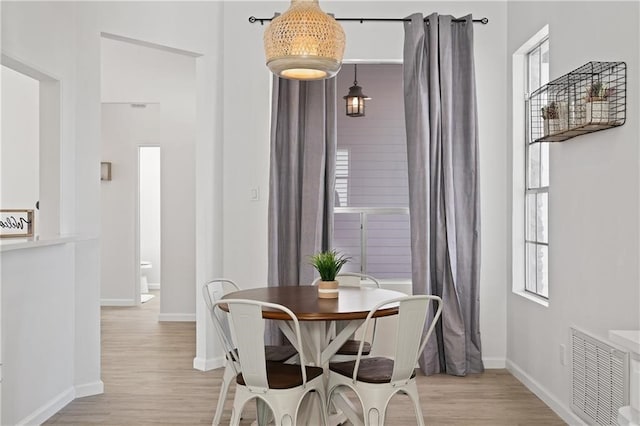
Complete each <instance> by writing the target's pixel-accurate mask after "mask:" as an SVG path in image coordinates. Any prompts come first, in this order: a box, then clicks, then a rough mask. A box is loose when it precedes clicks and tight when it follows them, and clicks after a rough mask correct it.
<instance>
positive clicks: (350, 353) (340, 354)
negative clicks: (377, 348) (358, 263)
mask: <svg viewBox="0 0 640 426" xmlns="http://www.w3.org/2000/svg"><path fill="white" fill-rule="evenodd" d="M336 279H337V280H338V281H339V282H340V285H341V286H345V287H374V288H380V282H378V280H377V279H376V278H375V277H373V276H371V275H366V274H360V273H357V272H342V273H340V274H338V275H337V276H336ZM319 281H320V278H316V279H315V280H314V281H313V283H312V284H311V285H316V284H318V282H319ZM376 323H377V321H376V319H375V318H374V320H373V329H372V332H371V335H370V336H366V335H365V336H363V338H364V339H367V338H368V337H370V339H369V340H370V342H368V341H366V340H365V342H364V347H363V349H362V354H363V355H365V356H366V355H369V354H370V353H371V348H372V347H373V343H374V339H375V337H376ZM337 327H338V329H341V327H342V324H338V325H337ZM333 334H334V336H335V330H333ZM359 348H360V340H358V339H355V334H354V335H353V336H351V339H349V340H347V341H346V342H344V344H343V345H342V346H341V347H340V349H338V351H337V352H336V354H335V356H334V357H333V359H334V360H343V361H344V360H348V359H352V358H354V357H355V356H356V355H357V354H358V349H359Z"/></svg>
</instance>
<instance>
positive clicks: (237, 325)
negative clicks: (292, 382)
mask: <svg viewBox="0 0 640 426" xmlns="http://www.w3.org/2000/svg"><path fill="white" fill-rule="evenodd" d="M221 305H223V309H224V310H228V312H229V317H230V321H229V324H230V326H231V331H232V333H233V335H234V337H235V343H236V346H237V348H238V354H239V361H240V368H241V370H242V377H243V378H244V382H245V384H246V386H247V387H248V388H250V389H251V390H252V391H259V392H260V391H266V390H267V389H269V383H268V382H267V370H266V360H265V353H264V350H257V348H264V346H265V342H264V330H265V319H264V318H262V310H263V308H267V309H269V310H278V311H282V312H284V313H285V314H287V315H288V316H289V318H290V320H291V321H293V329H294V331H295V335H296V342H292V343H293V345H294V347H296V348H301V347H302V337H301V334H300V323H299V322H298V319H297V318H296V316H295V314H294V313H293V312H292V311H291V310H290V309H288V308H287V307H285V306H282V305H278V304H275V303H268V302H260V301H256V300H246V299H222V300H219V301H217V302H215V303H214V307H218V306H221ZM298 355H299V356H300V369H301V372H302V383H303V386H304V385H305V384H306V383H307V372H306V369H305V365H306V363H305V360H304V354H303V353H302V352H300V351H298Z"/></svg>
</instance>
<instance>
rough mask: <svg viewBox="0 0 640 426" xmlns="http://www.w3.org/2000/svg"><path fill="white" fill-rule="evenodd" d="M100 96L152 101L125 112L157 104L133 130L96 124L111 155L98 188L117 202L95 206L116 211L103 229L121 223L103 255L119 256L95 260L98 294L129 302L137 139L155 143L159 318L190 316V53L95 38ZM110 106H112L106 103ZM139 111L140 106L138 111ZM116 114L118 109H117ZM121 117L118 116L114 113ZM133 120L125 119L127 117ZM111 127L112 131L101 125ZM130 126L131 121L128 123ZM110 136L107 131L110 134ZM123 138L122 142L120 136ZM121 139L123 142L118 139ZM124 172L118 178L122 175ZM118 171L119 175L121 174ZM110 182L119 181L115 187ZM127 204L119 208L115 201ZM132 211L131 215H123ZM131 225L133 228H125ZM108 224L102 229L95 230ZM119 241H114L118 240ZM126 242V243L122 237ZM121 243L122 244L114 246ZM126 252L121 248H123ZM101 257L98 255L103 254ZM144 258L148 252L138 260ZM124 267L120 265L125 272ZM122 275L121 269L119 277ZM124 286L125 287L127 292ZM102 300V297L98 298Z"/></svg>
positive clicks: (133, 277)
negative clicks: (107, 174) (114, 260)
mask: <svg viewBox="0 0 640 426" xmlns="http://www.w3.org/2000/svg"><path fill="white" fill-rule="evenodd" d="M101 47H102V80H101V82H102V101H103V102H106V103H109V102H157V103H159V106H158V105H155V106H152V105H150V106H148V107H147V108H130V107H129V108H128V111H130V114H133V115H134V116H136V115H146V114H147V113H148V111H151V110H153V109H154V108H157V110H158V116H157V121H154V122H153V123H151V122H149V123H145V122H139V124H138V125H136V126H135V127H136V128H137V130H136V131H135V133H131V134H128V135H123V134H122V132H123V131H125V132H126V130H125V129H124V128H123V126H120V125H118V120H119V119H116V120H115V121H113V120H110V123H111V124H115V126H116V127H115V128H113V127H112V126H107V125H104V126H103V136H104V137H106V138H108V140H104V141H103V149H105V150H108V152H109V157H108V158H107V157H104V158H103V160H104V161H112V162H113V167H114V168H113V170H112V172H113V180H112V181H111V182H103V185H102V188H103V193H104V190H113V191H112V192H114V193H116V192H117V193H119V194H120V196H119V197H118V198H119V201H117V202H113V203H110V204H108V207H107V209H106V210H105V209H103V214H104V215H105V216H107V215H108V216H111V217H117V222H116V223H112V224H111V226H110V228H109V229H110V231H114V230H118V229H119V230H124V231H125V233H124V234H122V235H119V236H118V237H116V236H115V235H114V234H115V233H111V236H110V237H109V238H111V239H113V245H112V246H111V249H110V250H108V251H105V252H104V253H103V256H106V257H109V256H116V255H117V256H118V257H119V258H120V260H119V263H118V265H119V266H120V267H119V268H115V267H114V266H115V265H112V264H103V268H102V269H103V274H102V277H103V281H102V290H103V295H102V298H103V299H113V300H118V299H126V298H129V299H130V300H131V301H133V293H132V291H133V289H134V286H135V284H136V282H135V280H137V271H138V265H139V263H137V262H136V259H137V255H136V252H135V250H136V247H135V227H136V223H135V222H136V213H135V212H136V208H137V207H136V205H137V200H136V191H137V185H138V173H137V167H138V148H137V147H138V146H145V145H157V146H160V149H161V151H162V153H163V155H162V158H161V161H162V163H161V169H162V183H161V192H162V193H161V197H160V201H161V232H160V234H161V240H162V241H161V245H162V249H161V251H162V254H161V259H160V261H159V262H157V264H156V267H158V266H159V265H160V264H161V265H162V276H163V286H162V297H161V298H160V318H162V319H167V320H170V319H191V320H193V316H194V314H195V303H196V300H195V298H196V293H194V292H193V283H194V281H195V173H194V165H195V153H194V150H195V120H196V93H195V89H196V80H195V77H196V74H195V59H194V57H193V56H187V55H184V54H177V53H174V52H169V51H166V50H161V49H156V48H150V47H146V46H141V45H137V44H133V43H127V42H122V41H118V40H112V39H108V38H103V39H102V43H101ZM114 108H118V107H114ZM145 111H147V112H145ZM118 114H119V113H118ZM122 119H123V120H126V118H125V117H122ZM131 123H132V124H133V122H131ZM109 128H110V129H111V131H116V132H117V133H118V135H111V136H110V135H108V134H106V133H104V132H108V131H109ZM130 129H131V130H130V131H133V127H131V128H130ZM114 136H115V137H114ZM125 138H126V141H125V140H124V139H125ZM122 143H124V144H125V145H126V149H123V148H124V147H122V146H121V145H119V144H122ZM105 155H106V154H105ZM123 175H124V176H126V177H124V176H123ZM123 178H124V180H123ZM116 185H119V188H118V189H116ZM127 205H128V206H129V207H130V209H127V213H125V212H123V211H122V210H121V208H123V207H125V206H127ZM131 211H133V214H130V213H131ZM131 229H133V230H134V232H129V230H131ZM110 231H109V230H106V229H103V236H104V237H105V238H106V234H107V233H108V232H110ZM121 232H122V231H121ZM118 241H119V242H118ZM123 241H126V242H127V243H126V244H123ZM123 246H124V247H126V248H125V250H122V247H123ZM123 251H126V252H128V254H125V253H123ZM104 260H105V257H103V261H104ZM145 260H148V259H145ZM125 271H126V272H125ZM123 274H126V275H125V276H123ZM127 290H128V291H127ZM103 303H105V301H104V300H103Z"/></svg>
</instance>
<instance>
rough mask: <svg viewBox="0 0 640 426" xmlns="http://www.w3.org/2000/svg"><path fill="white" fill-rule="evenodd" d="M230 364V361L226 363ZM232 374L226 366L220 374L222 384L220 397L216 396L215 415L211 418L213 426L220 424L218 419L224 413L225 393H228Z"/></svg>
mask: <svg viewBox="0 0 640 426" xmlns="http://www.w3.org/2000/svg"><path fill="white" fill-rule="evenodd" d="M227 362H230V361H227ZM233 376H234V372H233V368H231V366H229V365H227V366H226V367H225V368H224V373H223V374H222V383H221V385H220V395H219V396H218V405H217V406H216V414H215V415H214V416H213V423H212V425H213V426H218V425H219V424H220V419H221V418H222V412H223V411H224V403H225V401H226V399H227V393H228V392H229V386H230V385H231V381H232V380H233Z"/></svg>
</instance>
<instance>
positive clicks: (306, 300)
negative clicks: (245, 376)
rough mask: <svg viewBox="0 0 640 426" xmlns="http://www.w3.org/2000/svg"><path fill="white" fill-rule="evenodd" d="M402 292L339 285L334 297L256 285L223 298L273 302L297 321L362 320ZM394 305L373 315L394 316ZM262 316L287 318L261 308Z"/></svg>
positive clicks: (306, 288) (296, 288) (313, 289)
mask: <svg viewBox="0 0 640 426" xmlns="http://www.w3.org/2000/svg"><path fill="white" fill-rule="evenodd" d="M404 295H405V294H404V293H400V292H398V291H393V290H385V289H381V288H368V287H339V289H338V297H337V298H336V299H321V298H319V297H318V288H317V287H315V286H309V285H303V286H283V287H260V288H251V289H247V290H240V291H235V292H232V293H229V294H227V295H226V296H224V297H223V299H250V300H258V301H261V302H269V303H277V304H279V305H283V306H286V307H287V308H289V309H291V310H292V311H293V313H294V314H296V317H297V318H298V321H337V320H354V319H361V320H363V319H365V318H366V317H367V315H368V314H369V311H370V310H371V309H372V308H373V307H374V306H376V305H377V304H379V303H382V302H384V301H385V300H390V299H394V298H396V297H401V296H404ZM397 313H398V305H397V304H393V305H390V306H389V307H384V308H383V309H380V310H378V311H377V312H376V313H375V314H374V317H384V316H389V315H396V314H397ZM262 316H263V318H267V319H275V320H287V319H288V317H287V315H286V314H285V313H283V312H281V311H270V310H268V309H263V313H262Z"/></svg>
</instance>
